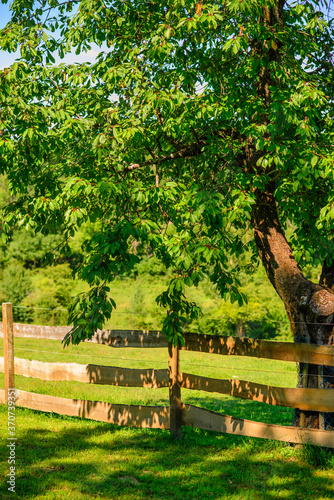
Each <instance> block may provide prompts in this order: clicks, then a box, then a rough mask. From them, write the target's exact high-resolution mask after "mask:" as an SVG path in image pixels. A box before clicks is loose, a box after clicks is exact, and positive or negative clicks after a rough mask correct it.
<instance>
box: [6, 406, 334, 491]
mask: <svg viewBox="0 0 334 500" xmlns="http://www.w3.org/2000/svg"><path fill="white" fill-rule="evenodd" d="M25 411H26V412H27V411H28V410H19V412H18V413H19V414H20V418H24V412H25ZM29 412H32V411H31V410H29ZM35 414H36V415H38V416H39V418H40V424H41V425H40V427H38V428H32V427H28V429H26V430H25V432H24V433H23V432H22V434H20V432H19V426H18V441H17V479H16V495H15V496H16V497H17V498H40V497H46V498H60V497H62V496H69V497H70V498H75V497H78V498H90V497H95V496H99V497H102V498H111V499H118V498H121V499H136V500H141V499H146V498H156V499H175V500H176V499H180V500H181V499H182V500H196V499H201V500H202V498H215V499H234V498H235V499H240V500H241V499H254V500H255V499H259V498H261V499H264V500H274V499H277V498H280V497H282V498H289V499H303V500H304V499H305V498H314V499H320V498H333V496H334V487H333V481H332V479H331V478H330V474H327V475H324V474H319V473H318V471H317V469H316V468H315V467H312V466H310V465H306V464H305V463H304V462H303V461H302V460H301V458H300V456H299V455H298V451H297V450H294V449H293V448H289V447H288V446H286V445H281V444H279V445H278V444H277V443H273V442H270V441H269V442H266V441H262V440H255V439H251V438H245V437H239V436H228V435H221V434H216V433H212V432H208V431H201V430H198V429H191V428H185V429H183V439H182V441H181V442H174V441H172V439H171V438H170V435H169V432H168V431H166V430H159V429H157V430H149V429H132V428H120V427H117V426H115V425H110V424H104V423H99V422H89V421H83V420H81V421H79V420H78V419H76V418H70V417H60V416H55V415H54V414H53V415H46V414H43V413H42V414H41V413H40V412H35ZM50 421H51V422H54V423H55V424H54V426H50ZM31 422H33V420H31ZM78 424H80V428H78ZM34 425H36V423H35V420H34ZM52 427H53V428H52ZM0 453H1V456H2V457H6V456H7V448H6V443H2V444H1V447H0ZM5 460H6V459H5ZM5 481H6V479H5V480H3V481H2V483H1V486H0V498H9V496H8V491H7V486H6V483H5ZM48 492H50V496H48V495H47V494H48ZM1 495H3V496H1Z"/></svg>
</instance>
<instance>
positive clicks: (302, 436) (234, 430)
mask: <svg viewBox="0 0 334 500" xmlns="http://www.w3.org/2000/svg"><path fill="white" fill-rule="evenodd" d="M182 425H186V426H189V427H197V428H199V429H206V430H209V431H215V432H225V433H227V434H234V435H237V436H249V437H257V438H263V439H275V440H277V441H284V442H288V443H295V444H314V445H316V446H324V447H327V448H334V432H333V431H323V430H319V429H301V428H300V427H286V426H283V425H273V424H264V423H262V422H252V421H251V420H244V419H241V418H234V417H230V416H227V415H220V414H219V413H215V412H213V411H209V410H205V409H204V408H198V407H196V406H192V405H185V407H184V408H183V410H182Z"/></svg>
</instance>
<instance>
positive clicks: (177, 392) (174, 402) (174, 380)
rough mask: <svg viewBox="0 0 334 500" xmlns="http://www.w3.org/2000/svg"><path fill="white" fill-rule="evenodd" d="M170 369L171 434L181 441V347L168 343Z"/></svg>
mask: <svg viewBox="0 0 334 500" xmlns="http://www.w3.org/2000/svg"><path fill="white" fill-rule="evenodd" d="M168 369H169V419H170V433H171V436H172V437H173V438H174V439H181V435H182V404H181V386H180V378H181V375H180V350H179V345H178V344H177V345H176V346H174V344H173V342H169V343H168Z"/></svg>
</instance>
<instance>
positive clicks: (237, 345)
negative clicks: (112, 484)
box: [0, 304, 334, 448]
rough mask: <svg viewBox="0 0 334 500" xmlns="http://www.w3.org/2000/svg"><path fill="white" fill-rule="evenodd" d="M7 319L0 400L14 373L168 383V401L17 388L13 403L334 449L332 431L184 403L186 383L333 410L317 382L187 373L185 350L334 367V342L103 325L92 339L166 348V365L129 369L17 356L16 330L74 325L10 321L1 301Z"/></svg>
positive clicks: (28, 333) (47, 335)
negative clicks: (180, 340) (117, 400)
mask: <svg viewBox="0 0 334 500" xmlns="http://www.w3.org/2000/svg"><path fill="white" fill-rule="evenodd" d="M3 313H4V316H3V317H4V322H3V324H2V325H1V324H0V336H3V337H4V357H3V358H0V371H2V372H3V371H4V372H5V390H0V403H6V401H7V394H8V388H13V387H14V371H15V373H16V374H17V375H23V376H26V377H36V378H40V379H42V380H58V381H59V380H75V381H79V382H84V383H92V384H108V385H116V386H123V387H145V388H150V389H159V388H162V387H169V407H161V406H135V405H115V404H111V403H105V402H99V401H86V400H72V399H68V398H59V397H55V396H46V395H42V394H34V393H29V392H25V391H21V390H17V391H16V397H17V399H16V404H17V405H19V406H24V407H27V408H32V409H35V410H40V411H52V412H55V413H60V414H66V415H70V416H79V417H84V418H90V419H93V420H101V421H104V422H109V423H115V424H118V425H133V426H137V427H151V428H160V429H170V431H171V434H172V435H173V436H174V437H180V436H181V429H182V426H191V427H198V428H202V429H208V430H213V431H217V432H226V433H231V434H235V435H243V436H251V437H261V438H264V439H277V440H280V441H287V442H292V443H300V444H306V443H311V444H315V445H318V446H326V447H330V448H334V432H333V431H331V430H326V431H325V430H320V429H304V428H302V427H287V426H281V425H273V424H265V423H261V422H252V421H250V420H245V419H238V418H234V417H230V416H227V415H221V414H219V413H215V412H212V411H209V410H205V409H203V408H198V407H196V406H192V405H184V404H183V403H182V399H181V389H182V388H186V389H193V390H204V391H207V392H216V393H220V394H228V395H231V396H234V397H238V398H242V399H248V400H252V401H260V402H262V403H267V404H270V405H278V406H285V407H291V408H299V409H300V410H302V411H305V410H313V411H318V412H334V398H333V395H334V393H331V392H329V390H328V389H323V388H318V389H309V388H296V389H291V388H283V387H274V386H267V385H263V384H256V383H253V382H248V381H244V380H235V379H233V380H222V379H215V378H208V377H204V376H198V375H193V374H191V373H182V372H181V368H180V359H179V354H180V350H192V351H197V352H207V353H214V354H220V355H228V356H230V355H232V356H253V357H261V358H267V359H275V360H283V361H297V362H303V363H312V364H318V365H326V366H334V347H333V346H318V345H310V344H293V343H288V342H272V341H263V340H254V339H241V338H233V337H226V336H215V335H198V334H193V333H186V334H185V345H184V346H183V347H182V346H173V345H172V344H168V342H167V341H166V338H165V337H164V336H163V335H162V333H161V332H153V331H151V332H148V331H138V330H133V331H122V330H101V331H98V332H97V333H96V334H95V335H94V337H93V339H92V341H90V342H94V343H100V344H107V345H109V346H112V347H141V348H147V347H149V348H157V347H165V348H166V347H168V370H167V369H158V370H156V369H129V368H119V367H112V366H100V365H93V364H88V365H80V364H77V363H45V362H41V361H36V360H33V361H30V360H27V359H20V358H14V349H13V337H25V338H35V339H42V338H43V339H49V340H62V339H63V337H64V336H65V335H66V333H67V332H68V329H69V327H48V326H35V325H20V324H14V325H13V324H12V323H11V304H3Z"/></svg>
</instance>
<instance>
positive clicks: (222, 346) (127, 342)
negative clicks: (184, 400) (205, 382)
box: [0, 323, 334, 366]
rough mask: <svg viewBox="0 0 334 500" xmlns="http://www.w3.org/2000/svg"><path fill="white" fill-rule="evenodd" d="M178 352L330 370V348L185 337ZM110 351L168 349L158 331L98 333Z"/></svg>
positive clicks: (18, 329) (20, 332)
mask: <svg viewBox="0 0 334 500" xmlns="http://www.w3.org/2000/svg"><path fill="white" fill-rule="evenodd" d="M2 331H3V326H2V323H0V337H1V336H2ZM68 331H69V327H66V326H39V325H21V324H19V323H14V336H15V337H26V338H40V339H42V338H44V339H50V340H62V339H63V338H64V336H65V335H66V333H67V332H68ZM184 337H185V346H184V347H182V348H181V349H182V350H191V351H199V352H208V353H212V354H223V355H227V356H231V355H233V356H252V357H257V358H267V359H276V360H282V361H292V362H301V363H312V364H315V365H326V366H334V346H324V345H316V344H295V343H293V342H274V341H270V340H254V339H249V338H239V337H227V336H220V335H202V334H196V333H185V334H184ZM87 342H93V343H98V344H107V345H109V346H111V347H168V342H167V339H166V337H165V335H164V334H163V333H162V332H159V331H146V330H98V331H97V332H96V333H95V335H94V337H93V338H92V340H89V341H87Z"/></svg>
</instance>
